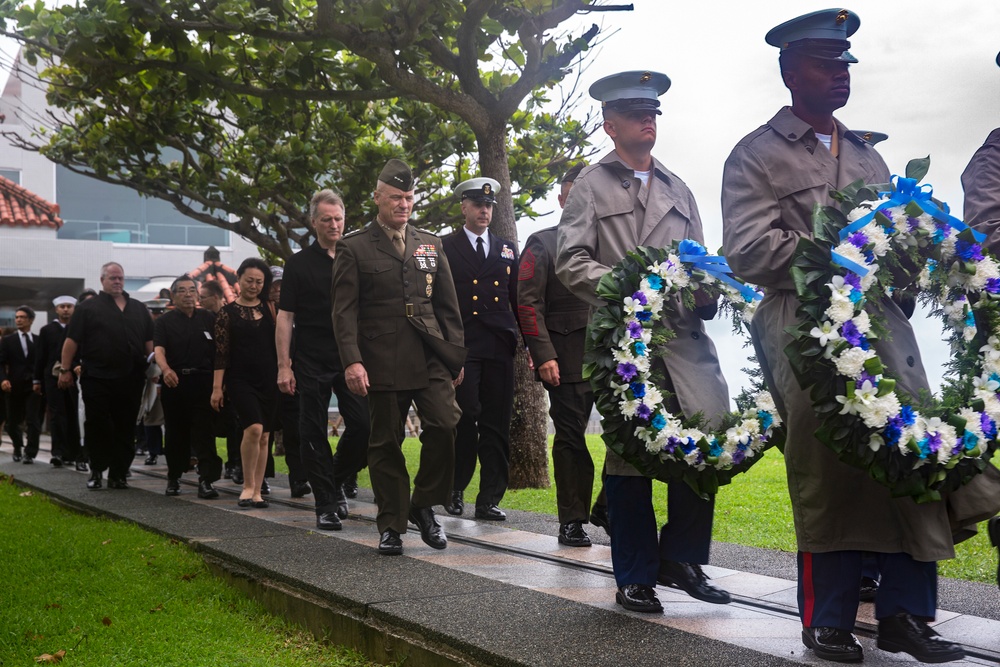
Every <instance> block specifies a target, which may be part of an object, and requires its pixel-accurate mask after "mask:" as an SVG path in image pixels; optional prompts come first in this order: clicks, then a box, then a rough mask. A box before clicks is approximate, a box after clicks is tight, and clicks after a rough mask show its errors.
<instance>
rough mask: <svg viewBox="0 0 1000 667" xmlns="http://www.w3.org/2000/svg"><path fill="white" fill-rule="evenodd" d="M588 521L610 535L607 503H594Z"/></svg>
mask: <svg viewBox="0 0 1000 667" xmlns="http://www.w3.org/2000/svg"><path fill="white" fill-rule="evenodd" d="M590 523H592V524H594V525H595V526H597V527H598V528H603V529H604V532H605V533H607V534H608V535H611V521H610V520H609V519H608V506H607V505H596V504H595V505H594V507H593V508H592V509H591V510H590Z"/></svg>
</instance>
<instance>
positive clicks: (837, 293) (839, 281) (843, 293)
mask: <svg viewBox="0 0 1000 667" xmlns="http://www.w3.org/2000/svg"><path fill="white" fill-rule="evenodd" d="M826 286H827V287H829V288H830V300H831V301H850V300H851V290H853V289H854V288H853V287H851V285H850V283H848V282H846V281H845V280H844V276H834V277H833V280H831V281H830V282H828V283H827V284H826Z"/></svg>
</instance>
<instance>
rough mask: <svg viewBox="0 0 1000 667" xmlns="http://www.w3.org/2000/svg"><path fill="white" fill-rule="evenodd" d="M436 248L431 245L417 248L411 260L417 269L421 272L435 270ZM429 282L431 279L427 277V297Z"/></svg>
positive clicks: (424, 244) (427, 244) (421, 245)
mask: <svg viewBox="0 0 1000 667" xmlns="http://www.w3.org/2000/svg"><path fill="white" fill-rule="evenodd" d="M437 256H438V253H437V248H435V247H434V244H432V243H422V244H420V245H419V246H417V249H416V251H414V253H413V259H414V261H416V263H417V267H418V268H420V269H421V270H423V271H427V270H430V269H436V268H437ZM430 282H431V278H430V276H428V279H427V283H428V284H427V296H430V295H431V294H430V291H431V288H430Z"/></svg>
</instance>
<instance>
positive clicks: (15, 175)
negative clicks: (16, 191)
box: [0, 169, 21, 185]
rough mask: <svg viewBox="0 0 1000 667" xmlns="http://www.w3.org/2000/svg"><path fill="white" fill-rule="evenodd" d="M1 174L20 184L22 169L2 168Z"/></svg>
mask: <svg viewBox="0 0 1000 667" xmlns="http://www.w3.org/2000/svg"><path fill="white" fill-rule="evenodd" d="M0 176H3V177H4V178H6V179H7V180H8V181H14V182H15V183H17V184H18V185H20V184H21V170H20V169H0Z"/></svg>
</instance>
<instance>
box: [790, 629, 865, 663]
mask: <svg viewBox="0 0 1000 667" xmlns="http://www.w3.org/2000/svg"><path fill="white" fill-rule="evenodd" d="M802 643H803V644H805V647H806V648H810V649H812V652H813V653H815V654H816V657H817V658H823V659H824V660H833V661H834V662H861V661H862V660H864V657H865V654H864V651H863V650H862V648H861V643H860V642H858V638H857V637H855V636H854V634H853V633H852V632H851V631H850V630H841V629H840V628H802Z"/></svg>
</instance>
